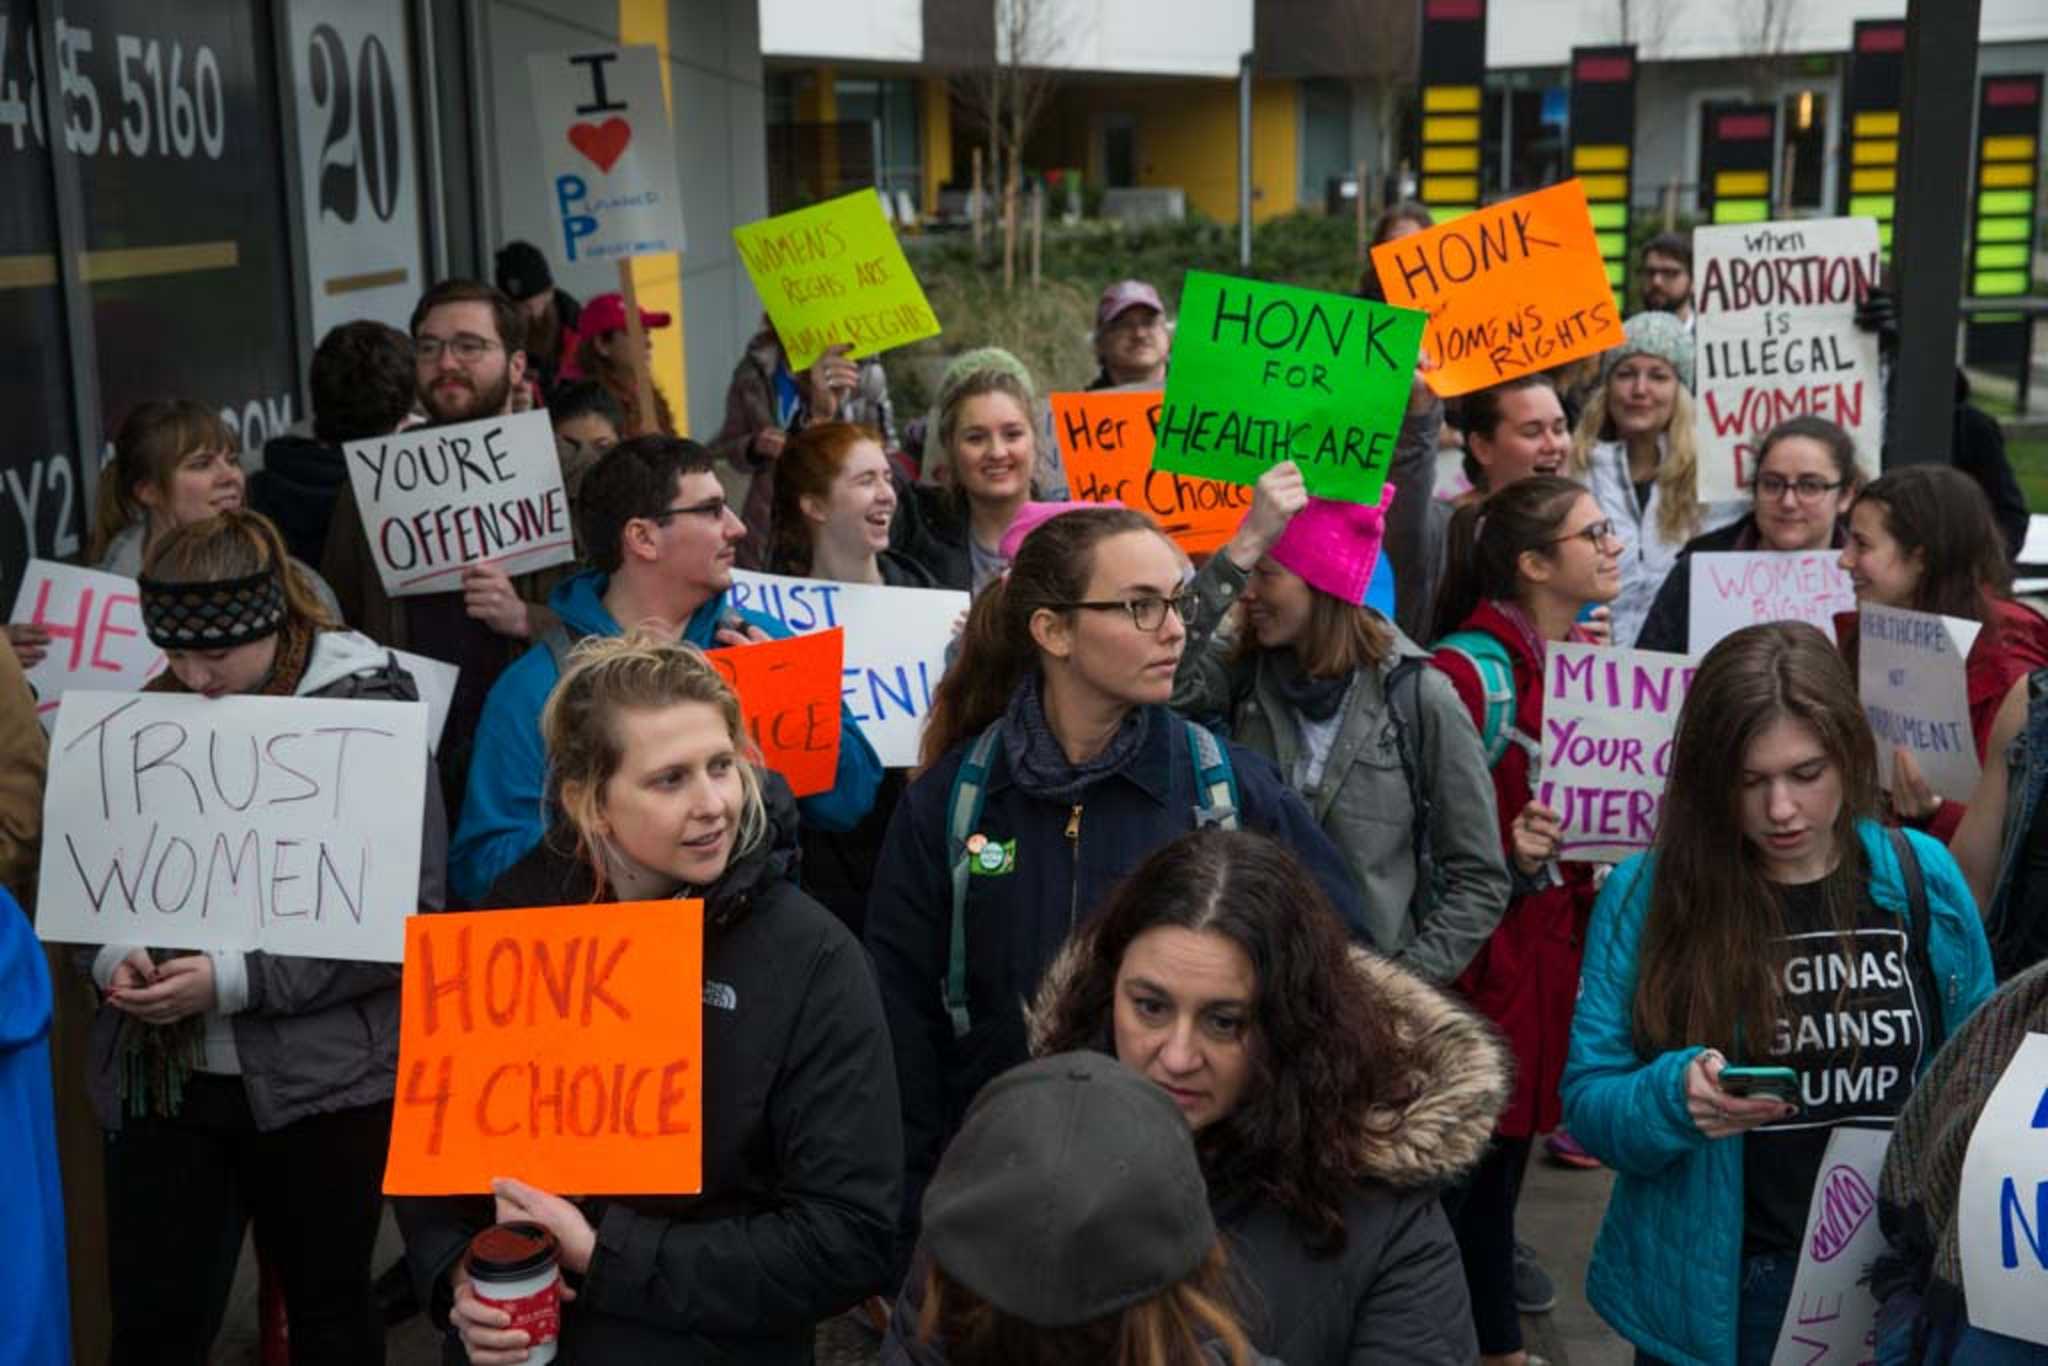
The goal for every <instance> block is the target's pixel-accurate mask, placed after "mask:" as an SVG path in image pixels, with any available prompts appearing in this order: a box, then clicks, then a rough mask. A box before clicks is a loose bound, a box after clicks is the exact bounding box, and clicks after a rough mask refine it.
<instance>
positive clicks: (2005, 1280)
mask: <svg viewBox="0 0 2048 1366" xmlns="http://www.w3.org/2000/svg"><path fill="white" fill-rule="evenodd" d="M1956 1220H1957V1242H1958V1247H1959V1250H1960V1252H1961V1254H1962V1263H1963V1298H1964V1299H1965V1300H1967V1301H1968V1302H1969V1306H1970V1322H1971V1323H1972V1324H1973V1325H1975V1326H1976V1327H1978V1328H1981V1329H1983V1330H1985V1331H1986V1332H1991V1333H2003V1334H2005V1335H2006V1336H2007V1337H2012V1338H2019V1339H2020V1340H2022V1341H2024V1342H2039V1343H2048V1034H2029V1035H2027V1037H2026V1038H2025V1039H2024V1040H2022V1041H2021V1043H2020V1046H2019V1050H2018V1051H2017V1052H2015V1053H2014V1054H2013V1055H2012V1061H2011V1062H2009V1063H2007V1064H2006V1066H2005V1073H2004V1075H2003V1076H2001V1077H2000V1078H1999V1079H1998V1085H1997V1086H1996V1087H1994V1088H1993V1089H1992V1092H1991V1098H1990V1099H1989V1100H1986V1101H1985V1102H1984V1108H1983V1110H1981V1111H1979V1112H1978V1115H1977V1127H1976V1128H1975V1129H1973V1130H1972V1131H1971V1133H1970V1150H1969V1152H1968V1153H1966V1154H1965V1155H1964V1157H1963V1189H1962V1192H1961V1194H1960V1196H1959V1198H1958V1199H1957V1202H1956Z"/></svg>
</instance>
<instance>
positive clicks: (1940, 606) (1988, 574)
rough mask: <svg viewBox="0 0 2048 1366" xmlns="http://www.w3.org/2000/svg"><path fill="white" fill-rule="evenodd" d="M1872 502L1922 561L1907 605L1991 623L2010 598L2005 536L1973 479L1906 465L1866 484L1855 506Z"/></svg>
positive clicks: (1957, 472)
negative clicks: (1998, 607)
mask: <svg viewBox="0 0 2048 1366" xmlns="http://www.w3.org/2000/svg"><path fill="white" fill-rule="evenodd" d="M1865 503H1873V504H1876V505H1877V506H1878V507H1880V508H1882V509H1883V511H1884V528H1885V530H1886V531H1887V532H1889V533H1890V534H1891V538H1892V539H1893V540H1895V541H1897V542H1898V543H1899V549H1900V550H1902V551H1904V552H1905V553H1906V554H1909V555H1911V554H1914V553H1918V554H1919V556H1920V582H1919V584H1918V585H1916V586H1915V587H1914V589H1913V601H1912V602H1910V603H1908V604H1907V606H1909V607H1911V608H1912V609H1913V610H1914V611H1916V612H1939V613H1941V614H1942V615H1944V616H1950V617H1962V618H1964V619H1966V620H1969V621H1981V622H1985V623H1987V629H1989V626H1988V624H1989V623H1992V622H1994V621H1996V619H1997V614H1996V612H1995V611H1994V610H1993V608H1992V604H1993V602H1995V601H1997V600H2000V599H2004V598H2009V597H2011V596H2012V566H2011V565H2010V564H2009V563H2008V562H2007V561H2006V558H2005V536H2004V535H2003V533H2001V532H2000V531H1999V529H1998V522H1997V520H1996V519H1995V518H1993V517H1992V515H1991V503H1990V500H1988V499H1987V498H1985V496H1984V490H1983V489H1981V488H1979V487H1977V481H1976V480H1974V479H1972V478H1971V477H1970V476H1969V475H1967V474H1964V473H1963V472H1962V471H1961V470H1958V469H1956V468H1954V467H1953V466H1950V465H1907V466H1906V467H1905V468H1903V469H1896V470H1892V471H1890V472H1889V473H1887V474H1882V475H1879V476H1878V477H1877V478H1875V479H1873V480H1871V481H1870V482H1869V483H1868V484H1866V485H1865V486H1864V488H1863V491H1862V492H1861V493H1859V494H1857V495H1856V502H1855V503H1854V504H1853V505H1852V506H1851V507H1850V509H1849V510H1850V511H1851V512H1854V511H1855V510H1856V508H1858V507H1861V506H1862V505H1863V504H1865Z"/></svg>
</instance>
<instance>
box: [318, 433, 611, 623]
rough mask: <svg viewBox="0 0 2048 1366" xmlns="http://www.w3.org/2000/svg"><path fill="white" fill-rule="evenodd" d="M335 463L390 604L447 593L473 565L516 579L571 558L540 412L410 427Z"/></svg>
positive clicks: (347, 450) (350, 450)
mask: <svg viewBox="0 0 2048 1366" xmlns="http://www.w3.org/2000/svg"><path fill="white" fill-rule="evenodd" d="M342 455H343V458H344V459H345V460H347V462H348V477H349V482H350V483H351V484H352V485H353V486H354V488H355V495H356V506H357V507H358V508H359V509H360V510H361V511H362V521H363V534H364V535H365V536H367V537H368V538H369V542H370V555H371V558H373V559H374V560H376V562H377V575H378V577H379V578H381V579H382V580H383V582H384V591H385V592H386V593H389V594H390V595H391V596H392V597H394V598H398V597H407V596H413V595H417V594H421V593H448V592H453V591H455V590H457V589H459V588H461V587H462V571H463V570H464V569H466V568H468V567H469V566H470V565H473V564H484V563H487V562H488V563H491V564H497V565H502V566H503V567H504V568H505V570H506V572H508V573H514V574H523V573H525V572H526V571H527V570H529V569H545V568H547V567H548V566H549V565H554V564H566V563H568V562H569V561H571V560H573V559H575V558H576V546H575V535H574V533H573V532H572V531H571V530H570V526H569V495H568V492H567V491H566V490H565V489H564V488H563V487H562V461H561V457H560V456H559V455H558V454H557V453H556V450H555V431H554V428H553V427H551V426H549V425H548V415H547V414H546V413H543V412H530V413H510V414H505V415H501V416H498V417H487V418H480V419H478V420H477V421H475V422H457V423H453V424H451V425H449V426H446V427H416V428H414V429H413V430H411V431H406V432H398V433H395V434H393V435H391V436H375V437H370V438H368V439H367V440H363V441H351V442H349V443H348V444H347V445H346V446H344V447H342Z"/></svg>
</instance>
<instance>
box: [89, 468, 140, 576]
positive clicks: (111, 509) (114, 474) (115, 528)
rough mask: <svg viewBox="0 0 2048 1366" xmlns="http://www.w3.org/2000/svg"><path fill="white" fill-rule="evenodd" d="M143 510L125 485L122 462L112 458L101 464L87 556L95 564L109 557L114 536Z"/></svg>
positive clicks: (94, 494) (94, 497) (93, 502)
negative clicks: (108, 552)
mask: <svg viewBox="0 0 2048 1366" xmlns="http://www.w3.org/2000/svg"><path fill="white" fill-rule="evenodd" d="M140 511H141V509H139V508H138V507H136V506H135V503H134V501H133V500H132V499H131V498H130V497H129V496H128V491H127V489H125V488H124V487H122V484H121V462H120V461H119V460H109V461H108V462H107V463H106V464H104V465H102V466H100V480H99V485H98V487H97V488H96V489H95V490H94V491H93V500H92V540H91V541H90V542H89V543H88V545H87V550H86V554H87V558H89V559H91V560H92V562H93V563H94V564H98V563H99V562H100V561H102V560H104V559H106V558H107V548H108V547H109V546H111V545H112V544H113V543H114V538H115V537H116V536H119V535H120V534H121V533H122V532H124V531H126V530H127V529H128V527H129V524H130V523H132V522H134V521H135V519H136V517H137V515H138V514H139V513H140Z"/></svg>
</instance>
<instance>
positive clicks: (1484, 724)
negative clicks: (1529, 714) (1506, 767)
mask: <svg viewBox="0 0 2048 1366" xmlns="http://www.w3.org/2000/svg"><path fill="white" fill-rule="evenodd" d="M1436 647H1437V648H1438V649H1439V650H1456V651H1457V652H1458V653H1459V654H1461V655H1463V656H1465V658H1467V659H1469V660H1471V661H1472V671H1473V672H1474V673H1476V674H1478V675H1479V689H1480V694H1481V696H1483V697H1484V698H1485V702H1486V705H1485V710H1484V712H1483V713H1482V714H1481V716H1480V724H1479V743H1480V744H1481V745H1482V746H1483V747H1484V748H1485V750H1486V766H1487V767H1488V768H1491V767H1493V766H1494V765H1495V764H1498V763H1499V762H1500V758H1501V756H1502V755H1503V754H1506V753H1507V752H1508V746H1509V745H1510V744H1521V743H1523V742H1524V740H1525V738H1526V737H1523V736H1521V735H1520V734H1519V733H1518V732H1517V731H1516V730H1515V666H1514V661H1513V660H1511V659H1509V658H1508V647H1507V646H1505V645H1503V644H1501V643H1500V641H1499V640H1498V639H1496V638H1495V637H1493V636H1490V635H1488V634H1487V633H1486V632H1484V631H1453V632H1452V633H1451V634H1449V635H1447V636H1445V637H1444V638H1443V639H1442V640H1440V641H1438V642H1437V643H1436ZM1524 747H1525V748H1526V747H1527V746H1526V745H1524Z"/></svg>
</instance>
